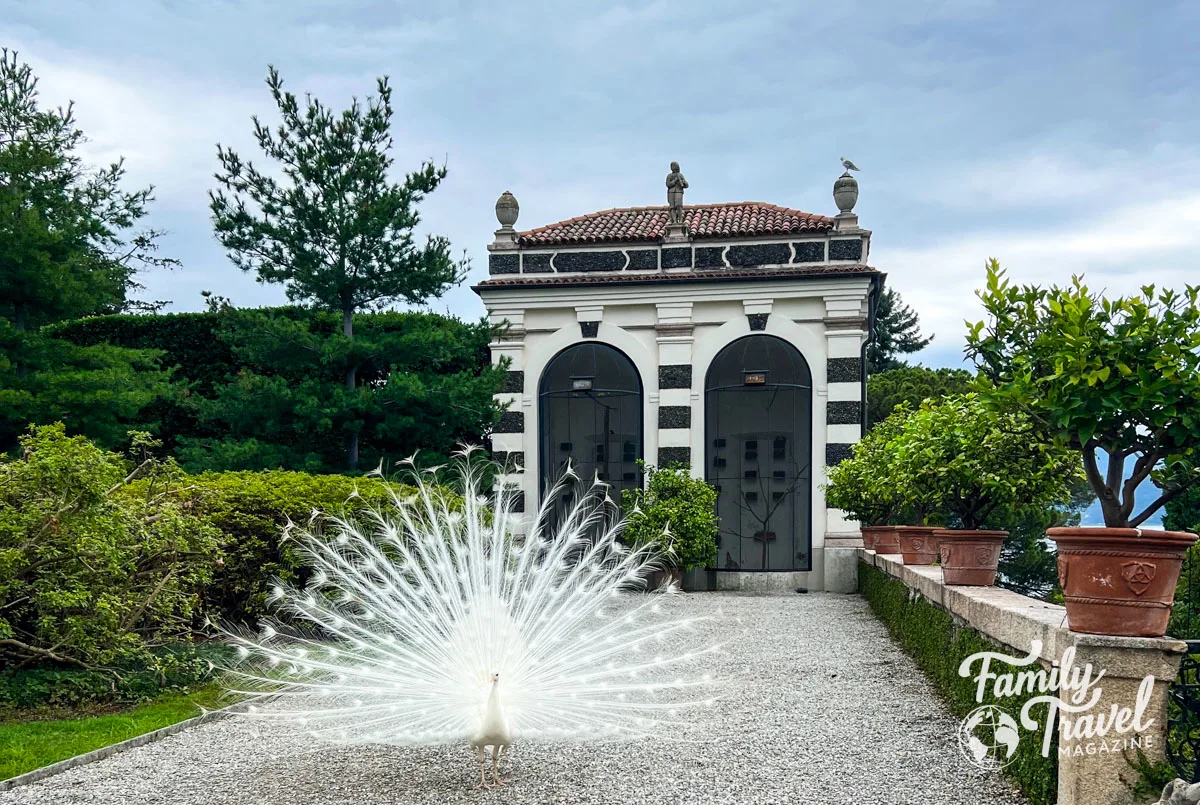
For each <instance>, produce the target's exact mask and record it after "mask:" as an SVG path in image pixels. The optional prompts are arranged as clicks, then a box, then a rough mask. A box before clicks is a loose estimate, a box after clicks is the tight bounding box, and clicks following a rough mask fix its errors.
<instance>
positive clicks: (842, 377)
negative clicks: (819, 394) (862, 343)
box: [826, 358, 862, 383]
mask: <svg viewBox="0 0 1200 805" xmlns="http://www.w3.org/2000/svg"><path fill="white" fill-rule="evenodd" d="M826 380H828V382H830V383H860V382H862V359H860V358H830V359H829V364H828V366H827V367H826Z"/></svg>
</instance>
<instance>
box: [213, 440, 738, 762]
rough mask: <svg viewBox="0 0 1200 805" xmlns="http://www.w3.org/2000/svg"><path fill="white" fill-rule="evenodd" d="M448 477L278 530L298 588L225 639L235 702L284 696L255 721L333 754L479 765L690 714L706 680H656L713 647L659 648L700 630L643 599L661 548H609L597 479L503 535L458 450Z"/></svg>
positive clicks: (423, 479) (501, 499) (561, 490)
mask: <svg viewBox="0 0 1200 805" xmlns="http://www.w3.org/2000/svg"><path fill="white" fill-rule="evenodd" d="M450 474H451V481H452V482H455V483H456V486H457V488H458V491H459V493H460V494H459V495H450V494H447V493H446V492H445V484H444V483H443V482H444V481H445V476H444V475H441V474H438V473H437V472H436V471H423V472H416V471H415V470H412V471H411V475H412V482H413V486H412V487H411V488H410V492H409V493H407V494H402V493H399V492H397V493H394V494H393V497H392V500H391V502H390V504H389V505H388V506H387V507H386V508H385V509H383V510H380V511H374V512H371V513H370V514H369V516H368V517H366V518H332V519H330V520H329V521H328V522H326V523H324V525H323V526H322V527H317V526H316V525H314V524H310V525H309V527H292V528H290V529H289V533H288V537H289V538H291V539H295V540H296V542H297V544H298V545H299V547H300V550H301V551H302V552H303V555H304V557H305V558H306V560H307V563H308V564H309V565H310V567H311V569H312V573H311V577H310V578H309V579H308V582H307V584H305V585H304V586H303V587H299V586H293V585H290V584H286V583H282V582H277V583H276V584H275V586H274V588H273V590H272V593H271V598H272V600H273V601H274V602H275V603H276V606H277V611H278V615H277V617H276V618H274V619H272V620H271V621H269V622H266V623H264V624H262V629H261V632H260V633H259V634H257V635H253V636H252V635H246V634H237V633H230V635H229V639H230V640H231V641H232V642H233V644H234V645H235V646H236V647H237V649H238V653H239V655H240V657H241V658H242V661H241V662H240V663H238V664H237V665H236V667H234V668H232V669H230V670H231V672H232V674H233V676H234V678H235V679H236V680H237V683H238V684H237V687H239V688H241V689H242V690H241V691H240V692H245V693H250V694H253V695H257V696H279V697H283V698H284V699H285V700H286V701H285V702H284V703H283V706H279V705H275V704H273V705H272V706H270V707H258V708H256V709H255V710H254V711H253V712H254V714H255V715H257V716H259V717H263V718H279V719H284V720H287V721H291V722H294V723H298V724H301V725H303V726H304V727H305V728H306V729H307V730H309V731H310V732H312V733H314V734H315V735H317V736H318V737H322V738H325V739H328V740H332V741H334V742H338V743H353V744H361V743H383V744H439V743H452V742H457V741H463V742H469V743H470V744H471V745H472V746H473V747H475V748H476V750H477V751H482V747H483V746H492V747H493V753H494V757H495V756H498V754H499V752H500V751H501V750H502V749H503V748H505V747H507V746H508V745H509V744H510V743H511V742H512V741H513V740H517V739H520V738H540V739H552V740H577V739H590V738H612V737H619V736H635V735H643V734H648V733H650V732H651V731H653V730H654V729H655V728H656V727H659V726H661V725H662V724H664V723H665V722H670V721H673V720H674V718H675V717H676V714H677V712H678V711H679V710H680V708H683V707H687V706H689V705H697V704H702V703H707V700H706V698H705V697H703V696H702V695H700V694H701V693H703V691H702V690H701V689H702V688H704V687H705V686H707V685H708V684H709V683H710V680H709V679H708V678H707V677H704V676H700V677H695V678H693V677H684V676H682V675H678V676H677V675H674V674H675V673H676V670H675V669H677V670H678V671H679V672H683V671H685V670H688V671H691V672H694V671H695V670H696V666H698V665H699V662H700V660H701V658H702V657H703V656H704V655H706V654H708V653H710V652H712V651H714V650H716V647H715V646H699V645H697V646H691V647H687V648H685V649H682V650H681V649H678V648H677V649H676V650H675V652H674V653H672V652H671V651H670V650H668V649H670V647H671V646H679V645H686V642H687V641H686V640H675V639H672V636H673V635H678V634H679V633H682V632H686V631H687V630H689V629H691V628H692V627H694V625H695V624H696V623H697V622H698V621H700V620H702V619H701V618H696V617H687V618H673V617H671V616H670V615H669V610H670V606H669V605H670V601H671V598H670V597H671V595H672V594H674V593H675V592H677V590H676V588H674V587H673V586H666V587H664V588H661V589H660V590H658V591H655V592H661V593H664V594H665V595H659V594H645V593H646V592H647V590H646V579H647V577H648V575H649V574H650V573H651V572H652V571H653V570H655V569H657V568H658V567H660V566H661V564H662V562H663V556H662V555H661V549H659V548H655V547H654V546H640V547H631V546H626V545H625V544H623V543H622V542H621V540H620V534H621V529H622V522H621V520H620V518H619V517H618V516H617V514H618V512H617V509H616V506H615V504H613V503H612V501H611V500H610V499H609V498H608V496H607V494H606V487H605V485H604V484H603V483H601V482H600V481H598V480H596V481H594V482H593V483H591V484H590V486H589V485H578V484H577V483H576V479H575V478H573V477H572V476H571V474H570V473H568V474H567V476H565V477H564V478H563V479H562V480H561V481H560V482H559V484H558V485H556V487H555V488H554V489H552V490H550V492H549V493H548V494H546V495H545V496H544V498H545V501H546V503H544V504H543V506H542V508H541V509H540V510H539V511H538V512H537V513H536V515H535V516H534V518H533V523H532V525H531V526H529V527H528V530H527V533H526V534H525V536H523V537H519V536H514V534H519V533H520V532H521V531H522V530H524V522H523V521H521V520H518V519H517V518H518V517H519V516H520V515H516V514H515V513H514V511H513V508H514V506H513V503H514V497H513V493H511V492H508V491H503V490H502V491H499V492H497V493H496V495H495V496H494V499H493V500H491V501H489V500H488V498H487V497H485V496H484V495H483V494H482V493H481V488H482V481H483V479H484V478H485V477H488V476H489V470H488V467H487V466H486V465H485V464H482V463H481V462H479V461H476V460H473V456H472V451H471V450H470V449H466V450H464V451H463V452H462V453H461V454H460V455H459V456H458V457H457V459H456V461H455V462H454V464H453V466H452V468H451V471H450ZM572 488H574V490H575V491H574V493H573V495H572V493H571V490H572ZM564 494H566V495H572V500H573V502H572V504H571V505H570V506H568V507H566V508H565V509H564V508H563V507H562V504H561V501H562V499H563V497H564ZM489 503H490V505H489ZM481 759H482V758H481ZM497 775H498V772H497ZM496 779H497V781H498V776H497V778H496Z"/></svg>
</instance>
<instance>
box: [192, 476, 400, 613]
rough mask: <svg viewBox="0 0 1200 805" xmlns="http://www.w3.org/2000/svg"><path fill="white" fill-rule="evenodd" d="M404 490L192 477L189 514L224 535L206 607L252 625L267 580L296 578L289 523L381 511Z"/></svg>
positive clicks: (298, 479) (316, 479)
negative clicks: (316, 514) (285, 531)
mask: <svg viewBox="0 0 1200 805" xmlns="http://www.w3.org/2000/svg"><path fill="white" fill-rule="evenodd" d="M406 489H408V488H405V487H402V486H399V485H395V484H389V483H388V482H387V481H384V480H381V479H378V478H350V477H347V476H344V475H308V474H306V473H302V472H287V471H283V470H273V471H266V472H249V471H245V472H206V473H203V474H200V475H193V476H189V477H187V478H186V479H185V482H184V483H183V484H182V487H181V489H180V491H179V493H178V494H179V495H180V497H181V498H182V499H183V500H185V501H186V502H187V505H188V507H189V510H190V511H192V512H193V513H195V514H196V515H198V516H200V517H202V518H203V519H204V520H205V521H207V522H208V523H209V524H211V525H212V526H213V527H215V528H216V529H218V530H219V531H220V532H221V533H222V535H223V536H222V537H221V545H222V549H223V553H224V556H223V563H222V565H221V566H219V567H217V568H215V570H214V573H213V578H212V581H211V583H209V584H208V585H206V586H205V588H204V590H203V592H202V596H203V604H202V606H203V609H204V611H205V613H206V614H207V615H208V616H209V617H211V618H213V619H214V620H216V619H225V620H229V621H233V622H237V623H254V622H256V621H257V620H258V619H259V618H261V617H262V616H263V615H265V614H266V611H267V609H266V596H267V591H268V588H269V586H270V584H271V581H272V579H274V578H275V577H279V578H281V579H283V580H284V581H287V582H295V581H298V580H300V579H301V577H302V576H301V574H302V573H303V572H304V569H303V568H304V564H303V562H302V561H301V559H300V557H299V556H298V554H297V551H296V549H295V545H294V543H291V542H288V541H286V540H284V539H283V529H284V527H285V526H286V525H287V524H288V522H292V523H296V524H298V525H305V524H307V523H308V522H309V521H310V519H311V518H312V516H313V513H314V512H322V513H324V514H329V515H335V516H336V515H341V514H343V513H345V514H348V515H351V516H353V514H354V513H355V512H362V511H364V510H368V509H372V508H379V507H384V506H387V505H388V504H389V501H390V500H391V495H392V492H393V490H395V491H396V492H397V493H398V494H401V495H403V494H405V493H406Z"/></svg>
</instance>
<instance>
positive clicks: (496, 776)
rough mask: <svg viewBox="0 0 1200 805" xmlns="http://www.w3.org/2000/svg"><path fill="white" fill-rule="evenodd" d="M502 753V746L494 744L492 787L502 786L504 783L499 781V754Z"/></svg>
mask: <svg viewBox="0 0 1200 805" xmlns="http://www.w3.org/2000/svg"><path fill="white" fill-rule="evenodd" d="M502 751H504V745H503V744H496V745H495V746H493V747H492V785H504V781H503V780H501V779H500V753H501V752H502Z"/></svg>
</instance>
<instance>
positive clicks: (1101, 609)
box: [1046, 528, 1196, 637]
mask: <svg viewBox="0 0 1200 805" xmlns="http://www.w3.org/2000/svg"><path fill="white" fill-rule="evenodd" d="M1046 534H1047V536H1049V537H1050V539H1052V540H1054V541H1055V543H1057V545H1058V583H1059V584H1061V585H1062V589H1063V599H1064V602H1065V604H1066V606H1067V626H1068V628H1070V629H1071V631H1074V632H1088V633H1090V634H1103V635H1121V636H1126V637H1162V636H1163V635H1164V634H1166V631H1167V621H1168V620H1169V619H1170V617H1171V602H1172V601H1173V600H1174V598H1175V585H1176V584H1177V583H1178V582H1179V571H1180V568H1181V567H1182V565H1183V557H1184V554H1185V553H1186V552H1187V549H1188V548H1189V547H1191V545H1192V543H1194V542H1195V541H1196V535H1195V534H1189V533H1187V532H1184V531H1155V530H1151V529H1140V528H1051V529H1049V530H1048V531H1047V532H1046Z"/></svg>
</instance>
